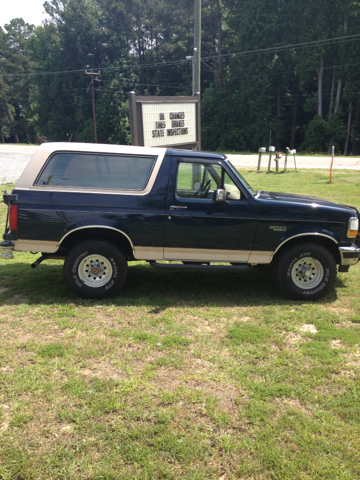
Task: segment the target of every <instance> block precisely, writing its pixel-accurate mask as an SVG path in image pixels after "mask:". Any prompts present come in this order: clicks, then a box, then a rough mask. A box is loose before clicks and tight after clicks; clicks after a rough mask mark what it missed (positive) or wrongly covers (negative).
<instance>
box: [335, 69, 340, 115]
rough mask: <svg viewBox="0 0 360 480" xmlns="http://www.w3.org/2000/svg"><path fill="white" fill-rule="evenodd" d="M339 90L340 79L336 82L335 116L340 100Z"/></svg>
mask: <svg viewBox="0 0 360 480" xmlns="http://www.w3.org/2000/svg"><path fill="white" fill-rule="evenodd" d="M341 88H342V78H341V77H340V78H339V80H338V86H337V92H336V104H335V110H334V113H335V115H336V114H337V112H338V110H339V107H340V99H341Z"/></svg>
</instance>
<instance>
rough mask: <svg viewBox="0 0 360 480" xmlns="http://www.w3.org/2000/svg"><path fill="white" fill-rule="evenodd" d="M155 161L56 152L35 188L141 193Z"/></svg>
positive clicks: (133, 157) (140, 157)
mask: <svg viewBox="0 0 360 480" xmlns="http://www.w3.org/2000/svg"><path fill="white" fill-rule="evenodd" d="M155 161H156V158H155V157H150V156H149V157H148V156H134V155H103V154H86V153H79V152H75V153H68V152H67V153H55V154H54V155H52V156H51V157H50V159H49V160H48V161H47V163H46V164H45V167H44V169H43V170H42V172H41V173H40V175H39V177H38V178H37V179H36V181H35V185H44V186H46V185H50V186H58V187H79V188H95V189H103V188H106V189H121V190H139V191H141V190H143V189H144V188H145V187H146V184H147V182H148V180H149V177H150V174H151V171H152V169H153V166H154V164H155Z"/></svg>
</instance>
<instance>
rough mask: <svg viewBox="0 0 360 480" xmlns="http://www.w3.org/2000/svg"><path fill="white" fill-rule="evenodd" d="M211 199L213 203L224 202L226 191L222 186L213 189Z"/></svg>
mask: <svg viewBox="0 0 360 480" xmlns="http://www.w3.org/2000/svg"><path fill="white" fill-rule="evenodd" d="M213 201H214V202H215V203H225V202H226V191H225V190H223V189H222V188H218V189H217V190H215V192H214V195H213Z"/></svg>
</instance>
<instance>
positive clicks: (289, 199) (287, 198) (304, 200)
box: [258, 191, 360, 217]
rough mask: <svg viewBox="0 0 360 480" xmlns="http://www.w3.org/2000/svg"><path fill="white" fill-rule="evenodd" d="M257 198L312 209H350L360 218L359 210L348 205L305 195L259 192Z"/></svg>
mask: <svg viewBox="0 0 360 480" xmlns="http://www.w3.org/2000/svg"><path fill="white" fill-rule="evenodd" d="M258 198H260V199H263V200H275V201H278V202H286V203H297V204H300V205H309V206H313V207H325V208H326V207H327V208H336V209H351V210H355V212H356V213H355V212H354V213H355V214H356V215H357V216H358V217H360V213H359V210H358V209H357V208H356V207H352V206H350V205H341V204H339V203H335V202H330V201H328V200H322V199H320V198H316V197H309V196H306V195H295V194H292V193H279V192H263V191H261V192H260V195H259V196H258Z"/></svg>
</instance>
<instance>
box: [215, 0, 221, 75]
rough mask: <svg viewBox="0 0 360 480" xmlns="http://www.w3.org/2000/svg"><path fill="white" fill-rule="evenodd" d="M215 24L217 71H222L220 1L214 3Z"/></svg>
mask: <svg viewBox="0 0 360 480" xmlns="http://www.w3.org/2000/svg"><path fill="white" fill-rule="evenodd" d="M216 24H217V37H218V45H217V54H218V67H219V70H220V71H221V70H222V67H223V59H222V28H221V27H222V18H221V6H220V0H217V1H216Z"/></svg>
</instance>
